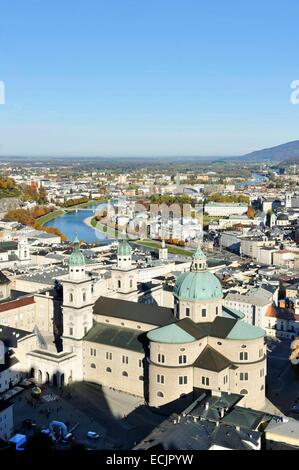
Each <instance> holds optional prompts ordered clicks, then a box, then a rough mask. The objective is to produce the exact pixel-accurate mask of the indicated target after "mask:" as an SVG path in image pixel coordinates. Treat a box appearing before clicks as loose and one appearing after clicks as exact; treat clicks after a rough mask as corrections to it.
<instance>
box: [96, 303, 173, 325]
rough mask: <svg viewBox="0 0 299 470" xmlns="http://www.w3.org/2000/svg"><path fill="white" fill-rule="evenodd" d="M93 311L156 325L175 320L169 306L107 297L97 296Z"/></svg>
mask: <svg viewBox="0 0 299 470" xmlns="http://www.w3.org/2000/svg"><path fill="white" fill-rule="evenodd" d="M93 312H94V314H95V315H106V316H109V317H114V318H122V319H125V320H131V321H136V322H140V323H146V324H150V325H156V326H164V325H169V324H170V323H174V322H175V321H176V318H175V317H174V315H173V311H172V309H171V308H166V307H159V306H158V305H153V304H151V305H148V304H142V303H137V302H129V301H127V300H122V299H111V298H109V297H99V298H98V300H97V301H96V303H95V304H94V308H93Z"/></svg>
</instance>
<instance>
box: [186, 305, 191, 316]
mask: <svg viewBox="0 0 299 470" xmlns="http://www.w3.org/2000/svg"><path fill="white" fill-rule="evenodd" d="M186 317H190V308H189V307H186Z"/></svg>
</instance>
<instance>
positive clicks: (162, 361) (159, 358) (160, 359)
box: [158, 353, 165, 364]
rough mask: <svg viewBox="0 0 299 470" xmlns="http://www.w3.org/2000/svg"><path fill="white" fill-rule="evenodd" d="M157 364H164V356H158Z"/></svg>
mask: <svg viewBox="0 0 299 470" xmlns="http://www.w3.org/2000/svg"><path fill="white" fill-rule="evenodd" d="M158 362H161V363H162V364H164V362H165V356H164V354H160V353H159V354H158Z"/></svg>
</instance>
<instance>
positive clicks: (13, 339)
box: [0, 325, 32, 347]
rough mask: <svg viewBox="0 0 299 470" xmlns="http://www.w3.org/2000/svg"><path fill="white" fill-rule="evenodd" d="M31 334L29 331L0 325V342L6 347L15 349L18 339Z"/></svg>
mask: <svg viewBox="0 0 299 470" xmlns="http://www.w3.org/2000/svg"><path fill="white" fill-rule="evenodd" d="M31 334H32V333H31V332H30V331H25V330H19V329H18V328H11V327H10V326H4V325H0V340H1V341H3V342H4V344H5V346H7V347H16V346H17V341H18V340H19V339H21V338H24V337H25V336H28V335H31Z"/></svg>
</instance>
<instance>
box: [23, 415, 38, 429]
mask: <svg viewBox="0 0 299 470" xmlns="http://www.w3.org/2000/svg"><path fill="white" fill-rule="evenodd" d="M22 424H23V428H25V429H31V428H34V427H35V426H36V422H35V421H34V420H33V419H31V418H27V419H24V420H23V423H22Z"/></svg>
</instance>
